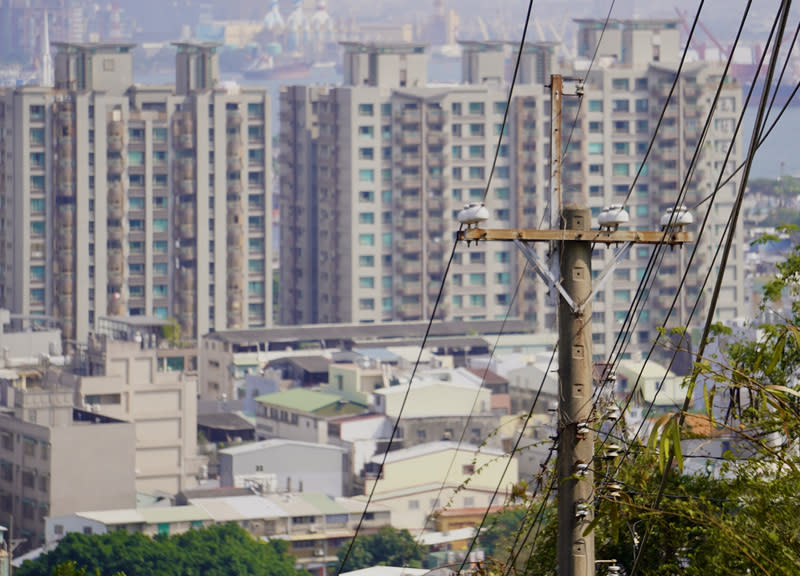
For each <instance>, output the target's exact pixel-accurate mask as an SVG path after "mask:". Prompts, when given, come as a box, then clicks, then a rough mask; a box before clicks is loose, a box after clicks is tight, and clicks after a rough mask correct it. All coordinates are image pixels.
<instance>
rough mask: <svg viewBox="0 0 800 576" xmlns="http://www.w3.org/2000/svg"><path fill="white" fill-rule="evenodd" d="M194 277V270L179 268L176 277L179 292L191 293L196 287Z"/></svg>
mask: <svg viewBox="0 0 800 576" xmlns="http://www.w3.org/2000/svg"><path fill="white" fill-rule="evenodd" d="M196 281H197V279H196V277H195V273H194V270H189V269H188V268H181V270H180V273H179V275H178V284H179V285H180V289H181V291H183V292H185V291H187V290H188V291H192V290H194V289H195V286H196Z"/></svg>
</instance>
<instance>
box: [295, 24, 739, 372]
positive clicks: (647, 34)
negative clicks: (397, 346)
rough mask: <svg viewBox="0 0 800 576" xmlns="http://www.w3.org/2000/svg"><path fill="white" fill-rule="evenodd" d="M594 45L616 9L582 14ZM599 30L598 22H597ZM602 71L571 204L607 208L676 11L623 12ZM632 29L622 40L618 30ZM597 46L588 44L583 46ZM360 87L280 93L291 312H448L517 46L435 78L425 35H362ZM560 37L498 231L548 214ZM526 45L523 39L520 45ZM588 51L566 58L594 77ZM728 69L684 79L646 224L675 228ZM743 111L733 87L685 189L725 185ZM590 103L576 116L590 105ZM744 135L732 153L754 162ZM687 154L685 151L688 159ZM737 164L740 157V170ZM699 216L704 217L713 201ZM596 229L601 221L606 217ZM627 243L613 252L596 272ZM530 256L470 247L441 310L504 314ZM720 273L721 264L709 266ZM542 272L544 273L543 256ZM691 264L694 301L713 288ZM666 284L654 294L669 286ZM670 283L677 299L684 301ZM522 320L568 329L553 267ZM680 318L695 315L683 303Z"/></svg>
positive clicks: (628, 296)
mask: <svg viewBox="0 0 800 576" xmlns="http://www.w3.org/2000/svg"><path fill="white" fill-rule="evenodd" d="M579 27H580V32H581V33H580V35H579V40H581V39H582V41H583V43H581V46H584V45H585V46H586V47H591V50H589V49H588V48H586V49H585V50H584V51H583V52H582V53H581V56H582V57H583V56H586V53H587V51H588V57H591V52H592V51H593V48H594V45H595V44H594V42H596V39H597V38H599V32H600V29H601V27H602V22H600V23H599V24H598V23H596V22H594V21H581V22H579ZM593 35H594V36H593ZM604 38H605V39H604V41H603V46H601V51H600V54H601V57H600V58H599V59H598V61H597V62H596V63H595V65H594V67H593V71H592V74H591V76H590V78H589V79H588V81H587V84H586V87H585V94H584V96H583V99H582V100H583V101H582V102H581V103H580V108H579V100H578V98H575V97H573V98H570V97H565V98H564V99H563V102H564V108H563V121H562V130H563V137H564V144H565V145H566V143H567V141H569V149H568V152H567V155H566V157H565V158H564V170H563V179H562V182H563V187H564V191H565V198H566V199H567V200H569V199H570V198H574V197H576V196H577V195H583V196H584V197H585V198H586V199H587V200H588V202H589V204H590V206H591V207H592V209H593V211H594V212H595V213H598V212H599V211H600V210H601V209H602V207H603V206H605V205H609V204H612V203H618V202H621V201H622V200H623V199H624V198H625V196H626V194H627V192H628V189H629V188H630V186H631V184H632V183H633V179H634V176H635V173H636V169H637V167H638V164H637V162H641V159H642V158H643V156H644V150H645V149H646V147H647V143H648V141H649V139H650V137H651V135H652V132H653V130H654V129H655V125H656V121H657V119H658V117H659V114H660V111H661V107H662V106H663V103H664V101H665V95H666V93H667V91H668V89H669V85H670V83H671V81H672V79H673V78H674V74H675V71H676V69H677V65H678V59H679V47H678V33H677V29H676V23H675V22H672V21H625V22H614V23H613V25H612V26H611V28H610V32H607V36H606V37H604ZM614 39H616V40H615V42H616V43H613V42H611V40H614ZM579 43H580V42H579ZM344 47H345V62H344V75H345V77H344V83H343V85H342V86H338V87H323V86H316V87H309V86H293V87H288V88H285V89H283V90H282V93H281V103H280V106H281V111H280V119H281V150H280V159H281V160H280V165H281V172H280V208H281V283H280V285H281V290H280V321H281V323H284V324H305V323H317V322H325V323H327V322H384V321H393V320H420V319H427V318H428V317H429V316H430V314H431V312H432V309H433V305H434V302H435V300H436V296H437V293H438V291H439V286H440V282H441V278H442V275H443V273H444V268H445V265H446V263H447V260H448V258H449V256H450V250H451V247H452V238H453V233H454V232H455V230H456V229H457V227H458V225H457V223H456V220H455V216H454V215H455V213H456V212H457V211H458V210H459V209H460V208H461V207H462V206H463V205H464V204H465V203H466V202H469V201H473V200H476V201H481V200H483V195H484V190H485V187H486V182H487V179H488V176H489V172H490V170H491V166H492V161H493V156H494V151H495V148H496V146H497V143H498V138H499V134H500V129H501V125H502V121H503V114H504V111H505V106H506V100H507V84H506V83H505V81H504V57H503V46H502V44H501V43H493V42H474V43H465V44H464V46H463V47H464V60H463V65H462V83H461V84H458V85H438V84H431V83H429V82H427V80H426V76H427V70H426V60H425V58H426V56H425V53H424V47H423V46H422V45H415V44H399V45H394V44H391V45H390V44H362V43H349V44H345V46H344ZM555 48H556V46H555V45H553V44H546V43H539V44H537V43H532V44H529V45H526V47H525V49H524V52H523V54H522V60H521V67H520V73H519V77H518V79H517V84H516V86H515V89H514V98H513V99H512V101H511V106H510V109H509V116H508V124H507V126H506V132H505V135H504V136H503V142H502V146H501V147H500V150H499V157H498V161H497V165H496V167H495V171H494V175H493V177H492V185H491V187H490V190H489V193H488V196H487V197H486V205H487V207H488V208H489V210H490V213H491V218H490V220H489V222H488V223H487V226H490V227H494V228H514V227H519V228H535V227H541V226H543V225H544V226H546V225H548V224H547V222H546V221H545V220H544V219H545V218H546V206H547V202H548V198H549V193H548V191H549V170H550V168H549V134H550V102H549V89H548V88H547V87H546V84H547V83H548V82H549V76H550V74H551V72H553V71H555V67H556V62H555V58H554V53H555ZM513 57H514V59H515V58H516V53H515V54H514V56H513ZM587 64H588V61H584V60H583V59H579V60H578V61H576V62H575V63H570V64H569V66H567V65H562V66H561V71H562V72H563V73H564V74H568V75H571V76H577V75H581V76H583V75H584V74H585V69H586V65H587ZM719 74H720V71H719V70H717V69H716V68H711V67H707V66H701V65H693V66H689V67H688V68H685V69H684V73H683V74H682V75H681V77H682V81H681V82H680V91H679V92H677V91H676V96H673V98H672V100H671V102H672V104H671V106H670V108H669V109H668V111H667V114H666V117H665V120H664V122H663V123H662V126H661V128H660V129H659V134H658V138H657V140H656V145H655V146H654V151H653V154H652V155H651V157H650V159H649V160H648V162H647V169H646V170H645V171H644V172H643V174H642V176H641V177H640V178H639V180H638V183H637V186H636V187H635V189H634V192H633V194H632V195H631V198H630V200H629V204H628V209H629V210H630V212H631V220H632V222H631V225H632V226H634V227H637V228H640V229H656V230H657V229H658V228H659V221H660V218H661V215H662V214H663V212H664V210H665V209H666V208H667V207H668V206H670V205H672V204H673V203H674V202H675V198H677V193H678V190H679V188H680V184H679V178H680V174H681V173H682V171H683V172H685V170H687V169H688V167H689V159H690V158H691V155H692V153H693V151H694V149H695V144H696V143H697V141H698V138H699V132H700V129H701V128H702V124H703V122H704V119H705V116H706V115H707V112H708V107H709V103H710V100H711V97H712V96H713V94H714V90H715V88H716V84H715V82H716V81H718V80H719ZM740 108H741V88H740V87H739V86H737V85H735V84H728V85H726V87H725V89H724V90H723V94H722V98H721V100H720V104H719V106H718V107H717V111H716V112H715V116H714V118H713V121H712V127H711V131H710V133H709V135H708V138H707V142H710V143H711V144H710V145H708V144H707V145H706V146H705V147H704V148H703V151H702V155H701V157H700V162H699V164H698V166H697V168H696V170H695V171H694V176H693V179H692V180H691V185H690V186H689V189H688V195H687V198H686V201H685V203H686V204H687V205H689V206H692V205H693V204H694V203H696V202H697V201H698V200H699V199H701V198H703V197H705V196H706V195H707V194H708V193H710V191H711V189H712V186H713V184H714V182H715V180H716V176H717V174H718V173H719V171H720V170H721V169H723V167H722V166H721V160H722V159H723V158H724V152H725V150H727V148H726V146H727V144H726V142H727V140H728V139H729V138H730V136H731V135H732V132H733V124H735V118H736V115H737V114H738V112H739V110H740ZM576 117H577V122H575V125H574V129H573V119H575V118H576ZM739 148H740V147H739V145H738V144H737V145H736V150H735V154H734V155H733V157H732V160H731V165H734V164H735V162H736V161H737V160H738V159H739V158H741V150H740V149H739ZM679 157H680V158H683V160H680V161H679ZM725 169H726V170H729V169H730V167H725ZM734 187H735V181H734V182H733V183H731V184H729V185H728V186H727V187H726V188H725V189H724V190H723V192H722V194H721V198H720V200H719V201H718V202H717V203H716V204H715V209H714V213H713V218H712V222H711V227H710V229H709V230H708V231H707V233H706V235H705V237H704V242H703V245H702V246H701V250H702V255H703V256H702V258H701V260H700V262H699V263H698V262H697V261H696V262H695V263H694V264H693V266H692V268H693V270H696V271H698V272H702V271H703V269H704V268H703V266H707V265H708V262H709V260H708V253H709V250H713V249H714V248H715V247H716V245H717V244H718V241H719V237H720V234H721V232H722V226H720V222H721V223H722V224H723V225H724V219H725V218H726V217H727V213H728V212H727V208H728V207H730V205H731V203H732V197H733V190H734ZM695 216H696V218H697V219H699V218H700V217H701V214H700V213H699V211H698V213H696V214H695ZM595 225H596V223H595ZM650 251H651V249H650V248H648V247H644V248H640V247H634V248H633V249H632V250H631V251H630V253H629V254H628V256H627V257H626V258H625V259H623V261H622V262H621V263H620V265H619V266H618V267H617V269H616V271H615V272H614V274H613V276H612V277H611V279H610V280H609V281H608V283H607V284H606V285H605V287H604V290H603V291H602V292H601V293H600V294H599V295H598V298H597V300H596V301H595V304H594V315H593V319H592V321H593V323H594V326H593V331H594V333H595V336H594V340H595V356H596V359H597V360H601V359H602V358H603V357H604V355H605V354H606V353H607V352H608V351H610V349H611V346H612V345H613V342H614V338H615V336H616V334H617V332H618V331H619V328H620V326H621V321H622V319H623V318H624V315H625V313H626V312H627V310H628V309H629V308H630V305H631V302H632V299H633V296H634V294H635V292H636V287H637V285H638V281H639V279H640V278H641V275H642V274H643V271H644V268H645V266H646V264H647V261H648V259H649V256H650ZM609 258H610V252H609V253H606V251H605V250H604V249H598V250H597V251H596V253H595V264H594V269H595V271H599V270H601V269H602V268H603V266H604V263H605V262H606V261H608V259H609ZM741 258H742V251H741V250H740V249H738V247H737V250H736V252H735V257H734V259H733V261H732V262H731V268H730V269H729V271H728V275H727V278H728V279H729V282H728V284H727V286H728V287H726V289H725V292H724V293H723V302H721V306H720V309H719V316H720V318H731V317H735V316H737V315H739V314H741V312H742V310H743V309H744V306H743V304H744V303H743V294H742V292H741V288H738V287H739V286H741V284H740V283H739V281H740V280H741V274H742V273H743V267H742V266H741ZM686 260H688V256H687V252H686V251H685V250H684V252H683V256H681V254H680V252H678V251H675V252H673V253H671V254H668V255H667V257H666V259H665V260H664V264H663V266H662V268H661V272H660V273H659V276H658V280H657V282H656V284H655V285H654V287H653V290H651V296H650V299H649V300H648V305H647V307H646V312H645V313H644V314H643V316H642V318H641V319H640V321H639V324H638V326H637V328H636V329H635V330H636V334H634V335H633V336H634V338H633V345H634V349H635V348H636V347H639V346H643V345H646V344H648V343H649V342H650V341H651V340H652V338H653V337H654V327H655V326H657V325H658V324H659V323H660V322H661V321H663V318H664V312H665V311H666V309H667V307H668V306H669V304H670V303H671V297H672V295H673V294H674V293H675V290H676V287H677V285H678V279H679V275H678V274H677V271H678V270H679V267H680V265H681V263H682V262H683V263H684V264H685V262H686ZM524 264H525V261H524V259H523V257H522V255H521V254H520V252H519V250H518V249H517V248H516V247H514V246H513V244H502V243H482V244H479V245H477V246H474V245H473V246H472V247H469V248H467V247H466V246H459V247H458V249H457V250H456V253H455V257H454V261H453V266H452V268H451V270H450V274H449V280H448V282H447V284H446V288H445V292H444V295H443V300H442V302H441V305H440V308H439V314H438V315H439V317H441V318H444V319H452V320H470V319H502V318H503V317H504V316H505V314H506V312H507V311H508V307H509V304H510V302H511V299H512V295H513V293H514V289H515V286H516V282H517V278H518V275H519V274H520V273H521V271H522V269H523V266H524ZM706 269H707V268H706ZM528 271H529V273H531V274H532V270H531V269H530V268H528ZM699 281H700V279H699V278H697V277H692V278H690V280H689V287H688V289H687V297H686V302H687V305H686V307H689V306H691V303H692V302H693V300H694V298H695V296H697V291H698V285H699ZM653 292H655V293H653ZM668 296H669V301H668ZM511 315H512V316H519V317H523V318H525V319H527V320H529V321H531V323H532V326H533V329H534V330H538V331H548V330H552V329H553V328H554V326H555V309H554V308H553V306H552V304H551V301H550V299H549V298H548V297H547V288H546V287H545V286H544V284H543V283H542V282H541V281H540V280H539V279H538V277H537V278H532V279H529V280H526V281H525V282H524V283H523V285H522V290H521V292H520V297H519V298H518V301H517V303H516V304H515V305H514V306H513V307H512V309H511ZM673 318H675V319H676V320H675V323H677V318H678V313H677V312H676V314H674V315H673Z"/></svg>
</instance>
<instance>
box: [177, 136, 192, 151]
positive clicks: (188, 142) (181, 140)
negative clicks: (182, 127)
mask: <svg viewBox="0 0 800 576" xmlns="http://www.w3.org/2000/svg"><path fill="white" fill-rule="evenodd" d="M177 143H178V148H180V149H181V150H191V149H192V148H194V134H191V133H185V132H182V133H181V134H180V135H178V138H177Z"/></svg>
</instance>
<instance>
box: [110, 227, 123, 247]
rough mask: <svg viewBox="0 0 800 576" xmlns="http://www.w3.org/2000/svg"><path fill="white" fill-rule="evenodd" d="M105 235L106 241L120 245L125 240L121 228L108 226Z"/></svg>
mask: <svg viewBox="0 0 800 576" xmlns="http://www.w3.org/2000/svg"><path fill="white" fill-rule="evenodd" d="M106 234H107V235H108V239H109V240H111V241H112V242H119V243H120V244H122V242H123V241H124V240H125V230H123V229H122V226H109V227H108V231H107V232H106Z"/></svg>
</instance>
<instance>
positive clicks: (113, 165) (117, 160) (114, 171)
mask: <svg viewBox="0 0 800 576" xmlns="http://www.w3.org/2000/svg"><path fill="white" fill-rule="evenodd" d="M106 166H107V167H108V173H109V174H110V175H111V176H121V175H122V173H123V172H124V171H125V161H124V160H123V159H122V156H117V157H112V158H109V159H108V160H106Z"/></svg>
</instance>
